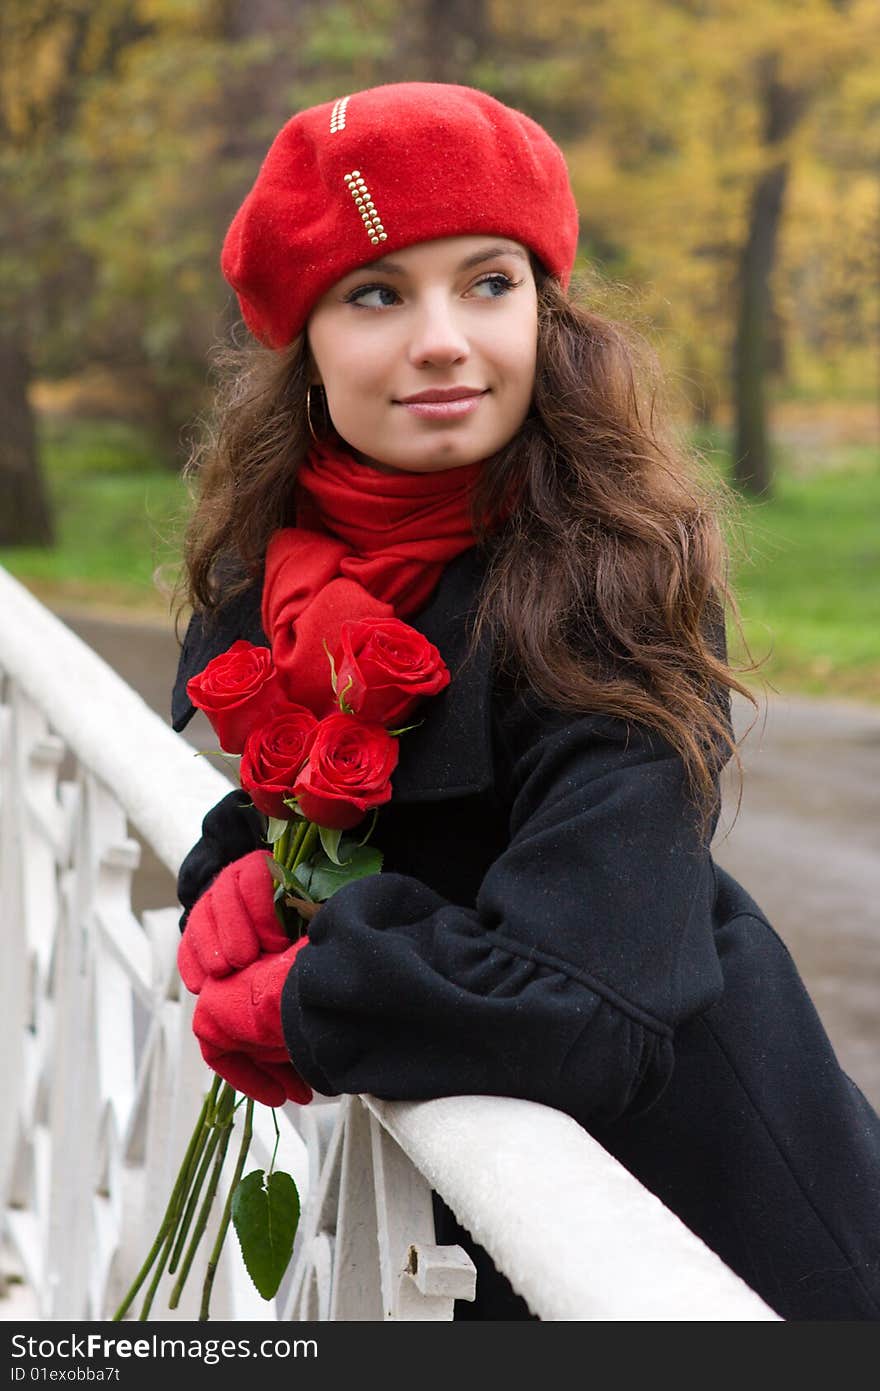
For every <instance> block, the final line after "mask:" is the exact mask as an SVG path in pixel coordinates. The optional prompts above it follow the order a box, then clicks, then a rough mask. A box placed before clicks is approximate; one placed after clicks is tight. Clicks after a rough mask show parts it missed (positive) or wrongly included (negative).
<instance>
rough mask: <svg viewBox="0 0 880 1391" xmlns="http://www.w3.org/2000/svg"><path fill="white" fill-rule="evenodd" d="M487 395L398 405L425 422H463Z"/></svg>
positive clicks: (483, 392) (409, 402) (481, 393)
mask: <svg viewBox="0 0 880 1391" xmlns="http://www.w3.org/2000/svg"><path fill="white" fill-rule="evenodd" d="M487 389H488V388H487ZM485 395H486V392H485V391H481V392H480V394H479V395H478V396H460V397H459V398H458V400H457V401H398V402H397V405H399V406H403V408H404V410H408V411H412V413H413V415H420V416H421V417H422V418H423V419H424V420H461V419H462V418H463V417H464V416H466V415H470V414H471V412H472V411H475V410H476V408H477V406H478V405H479V404H480V402H481V401H482V399H483V397H484V396H485Z"/></svg>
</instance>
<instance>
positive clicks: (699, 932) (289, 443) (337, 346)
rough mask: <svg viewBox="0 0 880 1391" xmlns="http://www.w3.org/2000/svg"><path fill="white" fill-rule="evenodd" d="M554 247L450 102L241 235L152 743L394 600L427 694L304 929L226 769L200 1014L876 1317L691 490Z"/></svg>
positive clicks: (827, 1315) (272, 1070) (374, 133)
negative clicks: (726, 770) (752, 797)
mask: <svg viewBox="0 0 880 1391" xmlns="http://www.w3.org/2000/svg"><path fill="white" fill-rule="evenodd" d="M576 242H577V212H576V208H575V205H574V200H573V197H572V193H571V189H570V186H569V181H568V176H567V171H566V168H565V163H564V161H563V158H562V155H561V153H560V151H559V150H558V148H557V147H556V146H555V145H554V143H553V142H552V141H551V140H550V138H549V137H548V136H547V134H546V133H545V132H544V131H543V130H542V129H541V128H540V127H539V126H537V125H535V124H534V122H532V121H530V120H529V119H528V118H527V117H525V116H524V115H522V114H521V113H519V112H516V111H514V110H511V109H509V108H507V107H505V106H502V105H501V104H500V103H498V102H496V101H495V100H493V99H492V98H491V97H489V96H487V95H485V94H483V93H481V92H478V91H474V90H471V89H469V88H464V87H458V86H452V85H449V86H447V85H441V84H419V83H405V84H399V85H389V86H385V87H379V88H375V89H373V90H371V91H366V92H358V93H355V94H353V95H351V96H349V97H346V98H342V99H340V100H339V101H337V102H334V103H327V104H326V105H324V106H319V107H315V108H313V109H311V110H308V111H304V112H301V113H299V114H298V115H297V116H295V117H294V118H293V119H292V120H291V121H289V122H288V124H287V125H286V126H285V127H284V128H283V130H282V131H281V132H280V134H279V135H278V136H277V138H276V140H275V142H274V144H273V145H272V148H271V149H270V151H269V154H268V156H267V158H266V160H265V162H264V164H263V166H262V168H261V170H260V172H259V174H258V176H257V179H256V182H255V184H254V186H253V188H252V190H251V192H250V193H249V194H248V196H247V198H246V199H245V202H244V204H243V205H242V207H241V209H240V210H239V212H238V213H237V215H236V217H235V219H234V221H233V223H232V226H231V228H230V231H229V233H228V235H227V238H226V242H225V245H224V250H223V260H222V264H223V269H224V272H225V274H226V276H227V278H228V280H229V281H230V283H231V284H232V285H233V287H234V288H235V290H236V292H237V295H238V299H239V303H240V306H241V309H242V313H243V315H244V318H245V321H246V323H247V325H248V327H249V328H250V329H251V331H252V333H253V335H254V336H255V337H256V338H257V339H258V340H259V341H260V343H261V344H262V345H263V346H262V347H259V348H256V349H254V350H253V351H251V352H250V353H249V354H248V353H246V354H245V359H246V362H245V366H244V367H242V368H241V369H240V370H238V371H237V373H236V374H235V375H234V377H233V378H232V381H231V385H230V388H229V391H228V393H227V395H226V397H225V398H224V400H223V402H222V406H221V413H220V427H219V430H218V432H217V433H216V435H215V436H214V437H213V438H212V440H211V441H210V442H209V444H208V445H207V446H206V448H205V450H204V451H203V457H202V461H201V469H200V472H199V489H200V491H199V497H198V504H197V506H196V509H195V512H194V515H193V518H192V522H191V525H190V530H189V533H188V538H187V546H186V562H187V578H188V598H189V600H190V602H191V603H192V606H193V608H194V616H193V617H192V620H191V623H190V627H189V630H188V633H187V636H186V640H185V642H184V646H183V651H182V655H181V665H180V671H179V675H178V681H177V686H176V689H175V695H174V711H173V714H174V725H175V728H177V729H181V728H182V727H183V726H184V725H185V724H186V722H187V720H188V719H189V717H190V715H191V714H192V705H191V704H190V701H189V699H188V696H187V693H186V685H187V681H188V680H189V679H190V678H191V677H192V676H194V675H195V674H196V673H197V672H199V671H201V670H202V669H203V668H204V667H205V665H206V664H207V662H208V661H209V660H210V659H211V658H212V657H213V656H215V655H217V654H218V653H220V652H223V651H225V650H226V649H227V648H228V647H229V646H230V645H231V643H232V642H233V641H235V640H236V639H238V638H245V639H248V640H249V641H251V642H254V643H258V644H266V643H271V645H272V648H273V652H275V653H279V652H281V651H282V650H283V652H284V653H285V654H286V659H287V661H288V662H289V663H290V664H292V666H293V667H294V669H295V668H296V663H297V662H298V663H299V664H300V670H301V672H302V679H303V681H307V680H308V679H309V673H310V672H312V671H313V670H314V669H315V663H316V662H317V661H319V660H321V650H320V639H323V638H324V637H328V638H329V640H330V642H331V644H332V642H333V640H334V638H335V635H336V634H337V633H338V631H339V624H340V623H341V622H342V621H343V620H344V619H345V618H347V617H351V616H363V615H364V614H379V615H389V614H394V615H397V616H398V617H401V618H403V619H405V620H406V621H407V622H408V623H410V624H411V625H412V626H413V627H415V628H416V629H418V630H419V631H420V632H421V633H423V634H424V635H425V636H426V637H427V638H428V639H430V641H431V642H432V643H434V644H436V646H437V648H438V649H439V651H440V653H441V654H442V656H443V658H444V659H445V661H446V663H447V665H448V666H449V669H450V672H451V675H452V679H451V682H450V684H449V686H448V688H447V689H446V690H445V691H444V692H443V694H442V695H439V696H436V697H434V698H432V699H431V700H429V701H426V702H425V703H424V705H423V706H422V707H421V708H420V710H419V717H420V719H421V723H420V724H419V725H418V727H417V728H415V729H413V730H411V731H409V732H407V734H406V735H405V736H404V737H403V738H402V739H401V741H400V761H399V765H398V768H397V770H396V772H395V774H394V779H393V798H392V800H391V802H390V803H389V804H388V805H387V806H385V807H384V808H383V809H382V811H381V813H380V817H379V822H378V824H377V828H376V831H375V833H374V836H373V840H374V841H375V843H376V844H377V845H378V846H379V847H380V848H381V850H382V851H383V854H384V865H383V870H382V872H381V873H380V874H376V875H372V876H369V877H367V878H364V879H361V880H359V881H358V882H356V883H353V884H349V885H347V886H345V887H344V888H343V889H341V890H339V891H338V892H337V893H336V894H335V895H334V896H333V898H332V899H331V900H330V901H329V902H327V903H325V904H324V905H323V906H322V907H321V908H320V909H319V910H318V911H317V912H313V913H312V916H311V920H310V923H309V933H308V938H304V939H302V941H301V942H298V943H297V944H295V945H294V946H292V947H289V946H287V944H286V943H284V942H283V941H281V942H279V941H278V940H277V932H275V933H273V930H272V927H271V924H272V921H273V919H272V881H271V879H270V876H269V873H268V869H267V866H266V864H265V863H264V862H265V860H266V851H265V841H264V840H263V839H262V836H263V833H264V823H263V822H262V819H261V818H260V816H259V815H256V814H255V813H254V812H253V811H250V812H248V811H247V809H246V807H245V805H244V804H245V803H246V802H247V798H245V797H243V795H242V794H241V793H239V792H233V793H231V794H230V795H229V797H227V798H225V799H224V801H223V802H221V803H220V805H219V806H218V807H217V808H215V809H214V811H212V812H211V813H209V815H208V816H207V817H206V819H205V824H204V835H203V838H202V840H201V841H200V842H199V844H198V845H197V846H196V847H195V848H194V849H193V851H192V852H191V854H190V855H189V856H188V857H187V860H186V861H185V862H184V865H183V867H182V870H181V876H180V884H179V892H180V897H181V901H182V903H183V904H184V906H185V909H186V910H187V912H189V914H190V916H189V921H188V922H187V924H186V927H185V930H184V935H183V938H182V943H181V970H182V973H183V975H184V979H185V981H186V982H187V984H188V985H189V986H190V988H192V989H194V990H197V991H199V992H200V998H199V1002H198V1004H197V1007H196V1014H195V1022H194V1027H195V1028H196V1032H197V1033H198V1035H199V1038H200V1042H201V1043H202V1047H203V1052H204V1053H205V1056H206V1057H208V1058H209V1059H210V1060H211V1061H212V1065H213V1066H215V1067H216V1068H217V1070H218V1071H220V1072H221V1073H222V1074H223V1075H224V1076H227V1077H228V1078H229V1080H232V1081H233V1082H234V1084H235V1085H237V1086H238V1087H239V1089H240V1090H247V1091H249V1092H250V1093H251V1094H252V1095H254V1096H256V1097H258V1099H261V1100H264V1101H268V1102H269V1103H270V1104H279V1103H280V1102H283V1100H284V1099H285V1098H290V1099H295V1100H300V1101H304V1100H307V1099H308V1098H309V1097H310V1096H311V1090H310V1089H311V1088H314V1089H315V1090H316V1091H318V1092H320V1093H322V1094H325V1095H335V1094H338V1093H345V1092H350V1093H360V1092H365V1093H371V1094H373V1095H375V1096H379V1097H384V1098H391V1099H401V1098H428V1097H436V1096H445V1095H454V1094H473V1093H476V1094H501V1095H508V1096H515V1097H525V1098H528V1099H530V1100H534V1101H538V1102H543V1103H545V1104H547V1105H550V1106H554V1107H557V1108H559V1109H560V1110H563V1111H565V1112H567V1113H568V1114H569V1115H571V1116H573V1117H574V1118H575V1119H576V1120H577V1121H578V1122H579V1123H580V1124H581V1125H583V1126H584V1127H585V1128H587V1129H588V1130H589V1131H590V1132H591V1133H592V1134H593V1135H595V1136H596V1137H597V1138H598V1139H599V1140H600V1142H601V1143H602V1144H603V1145H604V1146H605V1147H606V1148H607V1149H608V1150H609V1151H610V1152H611V1153H612V1154H614V1155H616V1156H617V1157H618V1158H619V1159H620V1161H621V1162H622V1163H623V1164H625V1165H626V1166H627V1168H628V1169H630V1170H631V1171H632V1172H633V1173H634V1174H635V1175H636V1176H637V1177H638V1178H639V1179H640V1180H641V1182H642V1183H644V1184H645V1185H646V1186H647V1187H648V1188H650V1189H651V1190H652V1191H653V1192H655V1193H656V1194H658V1196H659V1197H660V1198H661V1199H662V1200H663V1202H664V1203H666V1204H667V1205H668V1206H669V1207H670V1208H671V1209H672V1210H673V1211H674V1212H676V1213H678V1214H679V1216H680V1217H681V1218H682V1219H683V1221H684V1222H685V1223H686V1224H687V1225H688V1226H689V1227H691V1228H692V1229H693V1230H694V1231H695V1232H696V1233H698V1235H700V1236H701V1237H702V1238H703V1239H704V1240H705V1241H706V1242H707V1243H708V1244H709V1245H710V1246H711V1247H713V1248H714V1250H715V1251H717V1252H718V1254H719V1255H720V1256H721V1257H722V1259H723V1260H724V1261H726V1262H727V1264H728V1265H729V1266H731V1267H732V1269H733V1270H735V1271H736V1272H737V1273H738V1274H740V1275H741V1276H742V1277H743V1278H744V1279H745V1280H746V1281H747V1282H748V1283H749V1284H750V1285H751V1286H752V1287H753V1288H754V1289H756V1290H757V1291H758V1292H759V1293H760V1294H761V1295H762V1296H763V1297H764V1298H765V1299H766V1300H767V1301H768V1303H769V1304H770V1305H771V1306H772V1307H773V1308H774V1309H775V1310H777V1311H778V1312H779V1313H780V1314H781V1315H782V1316H783V1317H785V1318H788V1319H874V1318H876V1317H877V1316H878V1311H880V1203H878V1199H880V1121H878V1117H877V1116H876V1114H875V1113H874V1111H873V1110H872V1109H871V1108H870V1106H869V1105H868V1104H867V1102H866V1101H865V1099H864V1098H863V1097H862V1095H861V1093H860V1092H859V1090H858V1089H857V1088H856V1086H855V1085H854V1084H853V1083H852V1082H851V1081H850V1079H849V1078H848V1077H846V1076H845V1074H844V1073H843V1072H842V1071H841V1069H840V1067H839V1065H838V1063H837V1061H836V1059H835V1057H834V1053H833V1051H832V1049H831V1046H830V1044H829V1041H828V1039H827V1037H826V1035H825V1033H824V1031H823V1028H822V1025H821V1024H820V1021H819V1019H818V1017H817V1015H816V1012H815V1010H814V1008H813V1006H812V1004H811V1002H810V1000H809V998H808V996H807V995H806V993H805V991H804V988H803V986H802V984H801V981H800V979H799V977H798V973H797V971H796V969H795V966H794V964H793V962H792V960H791V958H790V956H789V954H788V952H787V951H786V949H785V947H784V946H783V944H782V943H781V942H780V941H779V939H778V938H777V936H776V935H775V933H774V932H773V930H772V928H771V927H770V926H769V924H768V923H767V921H766V919H765V917H764V915H763V914H762V912H761V910H760V908H759V907H758V906H757V905H756V904H755V903H754V902H753V901H752V899H751V898H750V897H749V896H748V894H747V893H745V892H744V890H743V889H742V888H741V887H740V886H739V885H738V884H737V883H735V882H734V881H733V880H732V879H731V878H730V876H729V875H727V874H726V873H724V872H723V871H722V870H720V869H719V868H718V867H717V866H716V865H715V864H714V863H713V861H712V858H711V855H710V852H709V844H710V839H711V836H712V833H713V830H714V827H715V822H716V818H717V813H718V801H719V798H718V790H717V778H718V773H719V770H720V769H721V767H722V766H723V764H724V762H725V761H726V759H727V758H728V757H729V756H730V755H731V754H733V755H735V752H736V750H735V744H734V739H733V736H732V733H731V727H730V723H729V717H728V696H729V692H730V690H731V689H734V690H738V691H741V692H743V693H744V694H748V693H747V692H746V691H745V690H744V688H743V687H742V686H741V685H740V684H739V682H738V681H737V679H736V678H735V676H734V675H733V673H732V671H731V669H730V667H729V666H728V664H727V660H726V650H725V643H724V619H723V613H724V604H725V602H726V600H727V598H728V595H727V590H726V586H725V579H724V551H723V546H722V543H721V540H720V537H719V528H718V522H717V517H716V513H715V511H714V510H713V506H712V501H711V498H710V497H709V495H708V494H707V493H706V492H705V491H704V490H703V489H702V488H701V487H700V486H698V484H697V481H696V479H695V477H694V476H693V471H692V470H691V469H690V467H689V465H688V461H687V459H686V458H685V457H684V456H683V454H682V453H681V451H680V450H678V449H677V448H676V447H675V445H674V444H673V443H672V442H671V441H670V439H669V438H667V437H666V436H665V435H664V434H663V432H662V431H661V427H660V424H659V422H658V420H657V418H656V414H655V411H654V409H653V402H652V400H651V398H650V396H649V394H648V392H647V391H646V389H645V387H644V384H643V380H642V378H641V376H640V375H639V372H638V370H637V368H638V361H637V353H636V349H635V348H634V346H633V345H632V343H631V341H630V338H629V337H628V336H627V335H626V334H624V333H623V332H622V330H620V329H619V328H618V327H616V326H615V325H613V324H612V323H610V322H607V321H606V320H605V319H603V318H602V317H601V316H599V315H598V314H596V313H593V312H590V311H588V310H586V309H585V308H582V307H579V306H578V305H577V304H575V303H574V302H572V301H571V300H570V299H569V298H568V296H567V293H566V291H567V288H568V284H569V279H570V275H571V270H572V265H573V261H574V256H575V250H576ZM323 670H325V668H324V667H323V666H322V671H323ZM261 847H262V848H261ZM190 910H191V911H190ZM184 918H186V913H185V915H184ZM218 961H219V962H220V963H221V964H220V966H219V968H218V967H217V962H218ZM243 999H247V1000H249V1001H250V1000H259V1002H260V1008H259V1010H257V1009H256V1008H254V1009H247V1008H241V1007H240V1005H241V1001H242V1000H243ZM230 1019H232V1020H234V1021H235V1023H234V1026H233V1025H230V1022H229V1021H230ZM218 1021H220V1022H218ZM230 1029H232V1033H230ZM437 1215H438V1240H441V1241H448V1240H457V1241H460V1242H461V1244H462V1245H464V1246H465V1247H466V1249H468V1250H470V1251H471V1252H472V1254H473V1255H474V1259H475V1260H476V1262H477V1266H478V1270H479V1278H478V1284H477V1301H476V1304H475V1305H459V1306H458V1307H459V1310H460V1316H461V1317H477V1318H511V1317H514V1318H516V1317H522V1318H525V1317H528V1316H529V1315H528V1311H527V1309H526V1308H525V1305H524V1304H523V1302H522V1300H520V1299H519V1298H518V1296H516V1295H514V1294H513V1292H512V1291H511V1290H510V1287H509V1285H508V1284H507V1282H506V1281H505V1280H504V1279H503V1278H502V1277H501V1276H500V1275H498V1273H497V1272H496V1271H495V1270H494V1267H493V1266H492V1264H491V1262H489V1261H488V1258H487V1257H486V1255H485V1253H484V1252H481V1251H480V1250H479V1248H477V1247H475V1245H474V1243H473V1242H472V1241H470V1239H469V1237H468V1236H467V1234H466V1233H463V1232H462V1231H461V1230H460V1229H459V1228H457V1227H456V1224H455V1223H454V1220H453V1219H452V1216H451V1214H450V1213H449V1212H448V1211H447V1210H446V1209H445V1208H443V1206H442V1204H440V1203H439V1202H438V1204H437Z"/></svg>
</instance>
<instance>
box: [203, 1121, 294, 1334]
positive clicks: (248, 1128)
mask: <svg viewBox="0 0 880 1391" xmlns="http://www.w3.org/2000/svg"><path fill="white" fill-rule="evenodd" d="M272 1115H273V1117H274V1115H275V1112H274V1110H273V1112H272ZM253 1120H254V1103H253V1101H252V1100H251V1099H250V1098H248V1103H247V1108H246V1110H245V1113H244V1128H243V1130H242V1134H241V1145H240V1146H239V1150H238V1158H237V1159H236V1161H235V1172H234V1174H233V1175H232V1182H231V1183H230V1185H229V1192H228V1193H227V1194H226V1202H225V1204H224V1207H223V1216H222V1217H221V1219H220V1228H219V1230H218V1232H217V1239H216V1241H215V1242H214V1246H213V1249H212V1251H211V1254H210V1256H209V1257H208V1268H207V1270H206V1271H205V1281H204V1284H203V1285H202V1307H201V1309H200V1310H199V1322H200V1323H206V1322H207V1321H208V1319H209V1318H210V1314H209V1312H208V1309H209V1306H210V1303H211V1290H212V1288H213V1285H214V1276H215V1274H216V1272H217V1265H218V1262H219V1260H220V1252H221V1251H222V1249H223V1242H224V1240H225V1238H226V1233H227V1231H228V1230H229V1219H230V1217H231V1216H232V1200H233V1198H234V1196H235V1190H236V1188H237V1187H238V1183H239V1180H240V1179H241V1171H242V1169H243V1168H244V1161H245V1159H246V1158H247V1152H248V1150H249V1149H250V1144H251V1136H252V1134H253ZM275 1125H276V1128H277V1125H278V1122H277V1121H276V1122H275Z"/></svg>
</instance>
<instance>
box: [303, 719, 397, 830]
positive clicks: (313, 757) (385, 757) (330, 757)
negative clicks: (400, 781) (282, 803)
mask: <svg viewBox="0 0 880 1391" xmlns="http://www.w3.org/2000/svg"><path fill="white" fill-rule="evenodd" d="M397 755H398V746H397V740H396V739H392V737H391V735H390V734H389V733H388V731H387V730H386V729H383V727H382V725H380V724H370V723H368V722H367V721H366V720H362V719H360V718H359V717H358V716H357V715H345V714H341V713H340V714H337V715H325V717H324V719H323V720H321V722H320V723H319V725H318V728H317V729H316V731H315V737H314V739H313V740H312V744H311V748H310V750H309V759H308V762H307V763H306V766H305V767H304V768H303V770H302V772H301V773H300V775H299V777H298V778H297V780H296V783H295V784H294V788H293V792H294V796H295V797H296V798H297V799H298V801H299V805H300V810H301V811H302V814H303V816H307V817H308V819H309V820H310V821H314V822H315V823H316V824H317V825H318V826H330V827H332V828H333V829H334V830H338V831H347V830H349V829H350V828H351V827H352V826H356V825H357V823H358V822H359V821H361V820H362V819H363V817H364V816H365V815H366V813H367V812H368V811H371V810H372V809H373V807H378V806H381V805H382V803H383V802H387V801H388V800H389V799H390V797H391V782H390V778H391V774H392V773H393V772H394V769H395V768H396V767H397Z"/></svg>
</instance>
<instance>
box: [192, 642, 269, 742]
mask: <svg viewBox="0 0 880 1391" xmlns="http://www.w3.org/2000/svg"><path fill="white" fill-rule="evenodd" d="M186 693H187V695H188V696H189V698H190V700H191V701H192V703H193V705H195V706H197V707H198V709H199V710H204V712H205V714H206V715H207V717H208V719H209V720H210V721H211V724H212V725H213V727H214V731H215V733H216V735H217V738H218V739H219V740H220V747H221V749H223V750H225V752H226V753H241V751H242V749H243V748H244V746H245V743H246V742H247V737H248V735H249V734H250V732H251V730H252V729H254V727H255V726H256V725H258V724H262V723H264V722H265V721H266V720H267V719H268V718H269V716H270V715H271V714H272V713H273V712H274V711H275V710H276V709H277V708H278V707H279V706H280V705H282V704H283V703H284V693H283V691H282V689H281V682H280V680H279V678H278V673H277V672H276V670H275V666H274V664H273V662H272V653H271V652H270V651H269V648H268V647H255V646H254V644H253V643H252V642H245V641H244V639H243V638H239V640H238V642H234V643H233V644H232V646H231V647H230V648H229V649H228V650H227V651H226V652H221V653H220V655H219V657H214V658H213V660H212V661H210V662H209V663H208V665H207V666H206V667H205V669H204V671H200V672H199V674H198V676H193V677H191V678H190V680H189V681H187V683H186Z"/></svg>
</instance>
